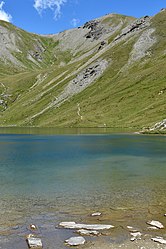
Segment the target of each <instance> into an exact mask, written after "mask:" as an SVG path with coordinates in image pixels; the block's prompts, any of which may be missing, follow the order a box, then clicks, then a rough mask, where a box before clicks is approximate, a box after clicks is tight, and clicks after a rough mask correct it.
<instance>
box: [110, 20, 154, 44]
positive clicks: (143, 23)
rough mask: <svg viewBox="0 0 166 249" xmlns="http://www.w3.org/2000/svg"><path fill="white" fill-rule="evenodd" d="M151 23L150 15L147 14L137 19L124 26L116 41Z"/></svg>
mask: <svg viewBox="0 0 166 249" xmlns="http://www.w3.org/2000/svg"><path fill="white" fill-rule="evenodd" d="M149 25H150V17H149V16H145V17H143V18H140V19H137V20H135V21H134V22H133V23H131V24H130V25H128V26H127V27H126V28H124V29H123V30H122V32H121V34H120V35H118V36H117V37H116V38H115V40H114V41H117V40H120V39H121V38H123V37H125V36H127V35H128V34H131V33H134V32H138V31H140V30H143V29H144V28H146V27H148V26H149Z"/></svg>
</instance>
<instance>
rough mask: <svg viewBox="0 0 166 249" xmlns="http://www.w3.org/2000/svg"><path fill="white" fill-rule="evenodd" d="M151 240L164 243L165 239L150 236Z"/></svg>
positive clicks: (165, 242)
mask: <svg viewBox="0 0 166 249" xmlns="http://www.w3.org/2000/svg"><path fill="white" fill-rule="evenodd" d="M151 240H153V241H154V242H158V243H160V244H164V245H166V240H165V239H163V237H156V238H152V239H151Z"/></svg>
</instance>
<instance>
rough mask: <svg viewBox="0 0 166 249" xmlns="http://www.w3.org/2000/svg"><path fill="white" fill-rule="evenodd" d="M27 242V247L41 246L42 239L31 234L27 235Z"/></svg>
mask: <svg viewBox="0 0 166 249" xmlns="http://www.w3.org/2000/svg"><path fill="white" fill-rule="evenodd" d="M27 243H28V246H29V248H42V247H43V245H42V241H41V239H40V238H35V237H34V235H33V234H29V235H28V236H27Z"/></svg>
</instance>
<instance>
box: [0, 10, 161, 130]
mask: <svg viewBox="0 0 166 249" xmlns="http://www.w3.org/2000/svg"><path fill="white" fill-rule="evenodd" d="M0 25H1V26H3V27H5V28H6V29H7V30H9V33H10V32H14V34H15V36H16V38H15V40H16V41H17V42H16V44H15V46H16V47H17V51H14V52H13V51H12V52H11V53H12V55H13V56H14V57H15V58H16V59H17V60H18V61H19V62H20V63H21V64H20V65H16V63H15V64H13V61H12V60H11V61H10V60H9V59H10V57H9V56H8V59H7V63H4V61H2V62H1V63H0V126H44V127H122V128H123V127H128V128H130V127H131V128H135V129H142V127H146V126H152V125H154V124H155V123H157V122H159V121H161V120H163V119H164V118H165V109H166V101H165V99H166V83H165V82H166V66H165V62H166V39H165V36H166V32H165V30H166V11H162V12H160V13H159V14H157V15H156V16H154V17H152V18H149V17H145V18H142V19H139V20H135V19H134V18H132V17H126V16H121V15H107V16H105V17H102V18H99V19H97V20H94V21H92V22H89V23H87V24H85V25H84V26H83V27H80V28H78V29H74V30H70V31H65V32H62V33H60V34H57V35H55V36H50V37H49V36H48V37H47V36H45V37H42V36H38V35H35V34H30V33H27V32H25V31H23V30H20V29H18V28H16V27H14V26H12V25H11V24H7V23H5V22H2V23H0ZM73 37H74V38H73ZM18 49H19V51H21V52H18ZM8 50H10V49H9V48H8ZM29 54H30V56H31V57H32V58H30V57H28V56H27V55H29ZM104 63H105V64H104ZM103 65H106V66H105V67H103V68H102V66H103Z"/></svg>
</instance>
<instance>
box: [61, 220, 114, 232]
mask: <svg viewBox="0 0 166 249" xmlns="http://www.w3.org/2000/svg"><path fill="white" fill-rule="evenodd" d="M59 225H60V226H62V227H64V228H69V229H87V230H105V229H110V228H113V227H114V226H112V225H98V224H93V225H90V224H77V223H75V222H61V223H60V224H59Z"/></svg>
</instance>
